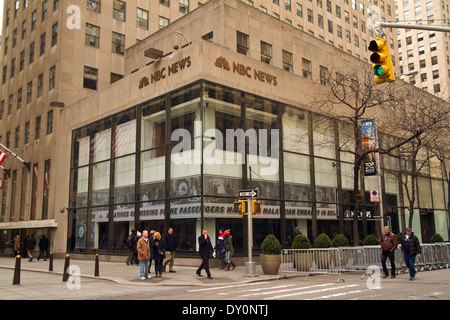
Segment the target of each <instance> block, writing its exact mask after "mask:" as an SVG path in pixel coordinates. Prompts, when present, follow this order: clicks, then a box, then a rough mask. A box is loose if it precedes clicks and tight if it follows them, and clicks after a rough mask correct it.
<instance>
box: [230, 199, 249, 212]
mask: <svg viewBox="0 0 450 320" xmlns="http://www.w3.org/2000/svg"><path fill="white" fill-rule="evenodd" d="M233 207H234V213H237V214H240V215H248V209H247V200H239V201H237V202H235V203H234V206H233Z"/></svg>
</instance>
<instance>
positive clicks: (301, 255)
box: [294, 252, 310, 272]
mask: <svg viewBox="0 0 450 320" xmlns="http://www.w3.org/2000/svg"><path fill="white" fill-rule="evenodd" d="M309 260H310V255H309V254H308V252H294V268H295V269H296V270H297V271H300V272H307V271H309V264H310V261H309Z"/></svg>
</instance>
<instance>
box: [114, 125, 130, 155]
mask: <svg viewBox="0 0 450 320" xmlns="http://www.w3.org/2000/svg"><path fill="white" fill-rule="evenodd" d="M135 137H136V121H132V122H127V123H123V124H119V125H117V127H116V130H115V132H114V135H113V138H112V148H113V153H114V155H115V156H116V157H117V156H121V155H123V154H126V153H129V152H132V150H127V147H128V146H129V144H130V142H131V141H132V139H133V138H135ZM133 149H134V145H133Z"/></svg>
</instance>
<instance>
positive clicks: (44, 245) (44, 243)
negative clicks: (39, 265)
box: [37, 234, 48, 261]
mask: <svg viewBox="0 0 450 320" xmlns="http://www.w3.org/2000/svg"><path fill="white" fill-rule="evenodd" d="M47 255H48V238H47V237H46V236H45V235H44V234H43V235H41V239H40V240H39V255H38V257H37V261H39V259H41V258H42V257H43V258H44V261H47Z"/></svg>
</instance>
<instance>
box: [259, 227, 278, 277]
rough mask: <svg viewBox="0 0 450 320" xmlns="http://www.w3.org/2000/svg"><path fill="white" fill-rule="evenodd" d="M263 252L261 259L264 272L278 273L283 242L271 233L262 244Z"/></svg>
mask: <svg viewBox="0 0 450 320" xmlns="http://www.w3.org/2000/svg"><path fill="white" fill-rule="evenodd" d="M261 249H262V254H260V256H259V261H260V263H261V267H262V269H263V272H264V274H278V269H280V264H281V244H280V241H278V239H277V238H276V237H275V236H274V235H273V234H269V235H268V236H267V237H266V238H265V239H264V241H263V243H262V245H261Z"/></svg>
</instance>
